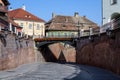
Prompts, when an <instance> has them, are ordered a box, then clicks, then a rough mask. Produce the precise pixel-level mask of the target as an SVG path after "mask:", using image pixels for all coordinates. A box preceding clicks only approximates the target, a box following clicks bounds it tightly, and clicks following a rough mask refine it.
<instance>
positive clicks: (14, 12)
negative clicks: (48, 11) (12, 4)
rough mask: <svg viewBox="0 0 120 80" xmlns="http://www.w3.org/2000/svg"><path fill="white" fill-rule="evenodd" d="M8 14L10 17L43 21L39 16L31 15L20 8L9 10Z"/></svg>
mask: <svg viewBox="0 0 120 80" xmlns="http://www.w3.org/2000/svg"><path fill="white" fill-rule="evenodd" d="M8 15H9V17H10V18H11V19H19V20H28V21H37V22H45V21H44V20H43V19H40V18H38V17H36V16H35V15H33V14H31V13H29V12H27V11H25V10H23V9H21V8H19V9H15V10H12V11H9V12H8Z"/></svg>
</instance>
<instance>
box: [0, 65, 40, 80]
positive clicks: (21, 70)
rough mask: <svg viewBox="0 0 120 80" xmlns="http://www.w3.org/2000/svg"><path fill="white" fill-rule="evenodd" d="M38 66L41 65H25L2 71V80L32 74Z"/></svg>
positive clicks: (0, 74) (0, 76)
mask: <svg viewBox="0 0 120 80" xmlns="http://www.w3.org/2000/svg"><path fill="white" fill-rule="evenodd" d="M38 65H39V63H30V64H23V65H21V66H19V67H17V68H13V69H10V70H5V71H0V80H6V79H10V78H12V77H14V76H19V75H23V74H25V73H28V72H31V71H32V70H35V69H36V67H37V66H38Z"/></svg>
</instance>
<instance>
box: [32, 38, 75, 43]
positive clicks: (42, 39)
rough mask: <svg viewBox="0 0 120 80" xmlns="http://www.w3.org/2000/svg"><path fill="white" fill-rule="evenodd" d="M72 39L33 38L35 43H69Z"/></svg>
mask: <svg viewBox="0 0 120 80" xmlns="http://www.w3.org/2000/svg"><path fill="white" fill-rule="evenodd" d="M71 40H73V38H35V39H34V41H35V42H41V41H71Z"/></svg>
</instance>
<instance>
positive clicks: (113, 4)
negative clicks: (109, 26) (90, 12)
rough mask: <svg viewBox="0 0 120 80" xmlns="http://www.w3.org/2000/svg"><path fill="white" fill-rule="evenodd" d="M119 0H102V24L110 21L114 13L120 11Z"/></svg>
mask: <svg viewBox="0 0 120 80" xmlns="http://www.w3.org/2000/svg"><path fill="white" fill-rule="evenodd" d="M119 8H120V0H102V22H103V25H104V24H106V23H109V22H110V21H111V17H112V15H113V14H115V13H120V10H119Z"/></svg>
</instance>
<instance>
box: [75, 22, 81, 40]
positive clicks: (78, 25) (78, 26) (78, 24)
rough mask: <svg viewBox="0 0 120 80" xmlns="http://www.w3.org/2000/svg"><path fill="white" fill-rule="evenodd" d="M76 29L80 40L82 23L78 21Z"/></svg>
mask: <svg viewBox="0 0 120 80" xmlns="http://www.w3.org/2000/svg"><path fill="white" fill-rule="evenodd" d="M76 27H77V28H78V39H80V22H79V21H78V23H77V25H76Z"/></svg>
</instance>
